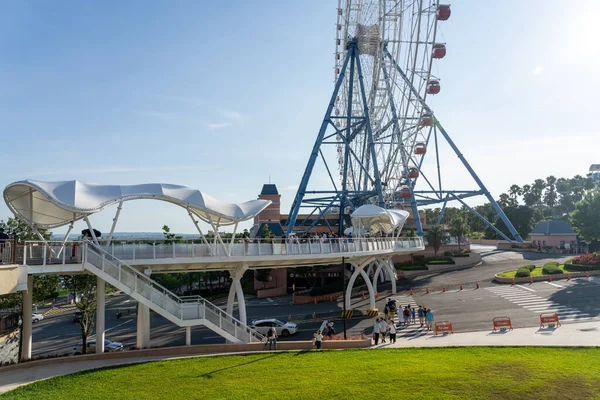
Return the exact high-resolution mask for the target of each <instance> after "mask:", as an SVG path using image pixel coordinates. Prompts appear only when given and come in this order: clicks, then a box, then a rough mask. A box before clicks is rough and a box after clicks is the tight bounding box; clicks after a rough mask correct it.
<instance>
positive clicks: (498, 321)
mask: <svg viewBox="0 0 600 400" xmlns="http://www.w3.org/2000/svg"><path fill="white" fill-rule="evenodd" d="M492 322H493V323H494V332H496V328H498V329H500V330H506V329H507V328H508V329H512V328H513V327H512V323H511V322H510V318H509V317H495V318H494V319H492Z"/></svg>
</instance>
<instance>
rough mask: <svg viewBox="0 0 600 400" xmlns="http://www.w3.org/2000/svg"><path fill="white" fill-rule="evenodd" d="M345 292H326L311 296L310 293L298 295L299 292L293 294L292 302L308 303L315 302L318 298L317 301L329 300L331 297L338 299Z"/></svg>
mask: <svg viewBox="0 0 600 400" xmlns="http://www.w3.org/2000/svg"><path fill="white" fill-rule="evenodd" d="M343 295H344V292H335V293H329V294H324V295H321V296H309V295H298V294H294V295H293V296H292V303H293V304H308V303H314V302H315V300H317V303H320V302H323V301H329V297H331V298H333V299H337V298H338V297H340V296H343Z"/></svg>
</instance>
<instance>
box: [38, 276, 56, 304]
mask: <svg viewBox="0 0 600 400" xmlns="http://www.w3.org/2000/svg"><path fill="white" fill-rule="evenodd" d="M56 297H58V276H56V275H39V276H37V275H35V276H34V277H33V301H35V302H41V301H44V300H48V299H53V298H56Z"/></svg>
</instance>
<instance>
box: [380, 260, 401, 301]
mask: <svg viewBox="0 0 600 400" xmlns="http://www.w3.org/2000/svg"><path fill="white" fill-rule="evenodd" d="M382 262H383V265H385V266H387V268H388V270H389V272H390V280H391V281H392V294H396V293H397V292H398V289H397V288H396V267H394V263H393V262H392V260H384V261H382Z"/></svg>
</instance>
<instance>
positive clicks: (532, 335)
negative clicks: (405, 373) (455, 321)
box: [372, 321, 600, 348]
mask: <svg viewBox="0 0 600 400" xmlns="http://www.w3.org/2000/svg"><path fill="white" fill-rule="evenodd" d="M401 335H402V331H400V332H399V334H398V338H397V339H396V343H394V344H390V343H389V340H387V343H385V344H381V343H380V344H379V345H377V346H373V347H372V348H380V347H384V348H404V347H451V346H600V321H593V322H579V323H569V324H563V325H562V326H560V327H558V328H556V327H555V328H544V329H539V328H536V327H532V328H519V329H514V330H512V331H496V332H493V331H492V329H490V330H489V331H480V332H464V333H455V334H453V335H452V334H448V335H441V334H439V335H437V336H434V334H433V332H427V331H426V330H424V331H423V333H422V334H421V335H418V336H413V337H409V338H402V337H401Z"/></svg>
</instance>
